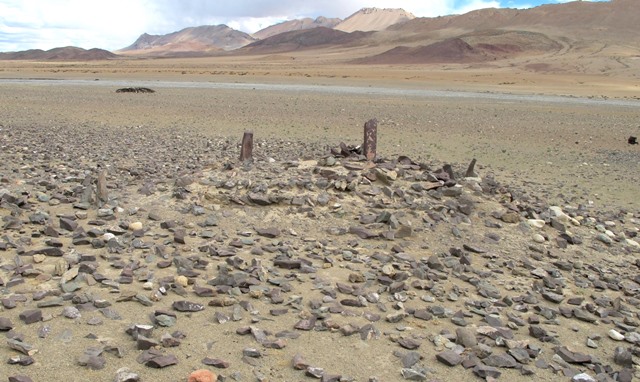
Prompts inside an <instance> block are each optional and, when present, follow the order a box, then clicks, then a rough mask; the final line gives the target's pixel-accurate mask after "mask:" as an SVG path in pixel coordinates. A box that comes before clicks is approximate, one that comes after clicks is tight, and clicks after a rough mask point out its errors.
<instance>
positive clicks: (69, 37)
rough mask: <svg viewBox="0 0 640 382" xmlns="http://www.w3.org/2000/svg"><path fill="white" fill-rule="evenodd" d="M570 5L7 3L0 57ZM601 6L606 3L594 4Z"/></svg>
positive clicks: (443, 0) (244, 0) (500, 1)
mask: <svg viewBox="0 0 640 382" xmlns="http://www.w3.org/2000/svg"><path fill="white" fill-rule="evenodd" d="M568 1H569V0H231V1H229V0H222V1H220V0H0V52H12V51H20V50H26V49H44V50H47V49H51V48H55V47H62V46H77V47H81V48H85V49H90V48H101V49H107V50H117V49H121V48H124V47H126V46H128V45H131V44H132V43H133V42H134V41H135V40H136V39H137V38H138V37H139V36H140V35H141V34H142V33H149V34H166V33H171V32H175V31H178V30H181V29H183V28H186V27H193V26H200V25H218V24H226V25H228V26H230V27H231V28H234V29H237V30H241V31H243V32H247V33H253V32H256V31H258V30H260V29H263V28H266V27H268V26H270V25H273V24H276V23H278V22H282V21H286V20H291V19H296V18H303V17H312V18H315V17H318V16H325V17H340V18H342V19H344V18H346V17H348V16H349V15H351V14H353V13H354V12H357V11H358V10H359V9H361V8H364V7H378V8H403V9H404V10H406V11H409V12H411V13H413V14H414V15H415V16H417V17H435V16H444V15H451V14H462V13H466V12H469V11H472V10H475V9H481V8H530V7H534V6H538V5H541V4H553V3H564V2H568ZM595 1H600V0H595Z"/></svg>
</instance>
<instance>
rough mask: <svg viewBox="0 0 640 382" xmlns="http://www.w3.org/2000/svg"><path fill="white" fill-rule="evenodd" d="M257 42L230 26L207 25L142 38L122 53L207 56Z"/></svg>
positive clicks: (147, 35)
mask: <svg viewBox="0 0 640 382" xmlns="http://www.w3.org/2000/svg"><path fill="white" fill-rule="evenodd" d="M255 40H256V39H255V38H253V37H251V36H250V35H248V34H246V33H244V32H240V31H237V30H235V29H232V28H229V27H228V26H226V25H204V26H199V27H193V28H185V29H182V30H180V31H177V32H173V33H169V34H166V35H149V34H146V33H144V34H142V35H141V36H140V37H139V38H138V39H137V40H136V41H135V42H134V43H133V44H132V45H130V46H128V47H126V48H124V49H121V50H120V51H118V53H121V54H129V55H140V54H142V55H175V54H179V53H182V54H186V53H189V52H192V53H194V54H196V55H197V54H203V53H209V52H215V51H219V50H233V49H237V48H240V47H242V46H245V45H247V44H249V43H251V42H253V41H255Z"/></svg>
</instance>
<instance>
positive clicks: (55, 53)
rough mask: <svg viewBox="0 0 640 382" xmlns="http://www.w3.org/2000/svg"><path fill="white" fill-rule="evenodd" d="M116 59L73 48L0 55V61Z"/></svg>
mask: <svg viewBox="0 0 640 382" xmlns="http://www.w3.org/2000/svg"><path fill="white" fill-rule="evenodd" d="M118 57H119V56H118V55H116V54H113V53H111V52H109V51H107V50H104V49H98V48H93V49H83V48H78V47H75V46H67V47H62V48H53V49H50V50H42V49H30V50H24V51H20V52H8V53H0V60H30V61H96V60H109V59H114V58H118Z"/></svg>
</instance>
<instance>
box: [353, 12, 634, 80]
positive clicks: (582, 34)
mask: <svg viewBox="0 0 640 382" xmlns="http://www.w3.org/2000/svg"><path fill="white" fill-rule="evenodd" d="M636 7H637V4H636V3H635V1H634V0H613V1H611V2H570V3H564V4H552V5H543V6H539V7H535V8H531V9H524V10H517V9H482V10H478V11H473V12H469V13H466V14H463V15H454V16H445V17H435V18H416V19H413V20H409V21H406V22H404V23H401V24H395V25H393V26H391V27H389V28H388V29H387V30H385V31H382V32H378V33H376V34H375V35H374V36H373V37H372V38H371V40H375V41H376V44H375V45H376V46H377V47H379V48H380V49H381V51H379V52H376V53H370V54H369V55H368V57H365V58H362V57H361V58H359V59H356V60H355V61H352V62H356V63H363V64H374V63H386V64H403V63H407V64H409V63H413V64H419V63H469V62H487V61H498V60H505V59H507V60H513V59H517V60H518V62H519V63H518V65H522V66H523V67H525V68H527V70H529V69H531V70H538V69H537V68H546V69H545V70H547V69H548V68H552V69H550V70H552V71H577V72H584V73H609V72H611V71H612V70H613V71H615V70H622V71H626V72H629V73H631V72H632V71H633V70H634V68H636V67H637V59H636V57H637V56H638V55H639V54H640V39H638V38H637V36H640V23H637V21H636V19H637V17H636V15H637V10H636ZM385 47H386V49H385ZM511 64H515V63H513V62H512V63H511ZM505 65H506V63H505Z"/></svg>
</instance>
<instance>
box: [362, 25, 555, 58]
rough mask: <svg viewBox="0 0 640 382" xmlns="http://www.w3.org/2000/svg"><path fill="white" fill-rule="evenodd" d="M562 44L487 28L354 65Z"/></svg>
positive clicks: (533, 50) (541, 49)
mask: <svg viewBox="0 0 640 382" xmlns="http://www.w3.org/2000/svg"><path fill="white" fill-rule="evenodd" d="M562 47H563V45H562V44H560V43H558V42H556V41H554V40H553V39H550V38H549V37H547V36H546V35H544V34H542V33H533V32H526V31H503V30H489V31H482V32H474V33H469V34H466V35H461V36H460V37H454V38H448V39H445V40H442V41H438V42H434V43H431V44H428V45H419V46H415V47H408V46H399V47H396V48H393V49H390V50H388V51H386V52H384V53H382V54H378V55H374V56H371V57H365V58H362V59H358V60H355V61H354V62H355V63H358V64H431V63H472V62H485V61H495V60H499V59H506V58H514V57H517V56H520V55H528V56H531V55H534V54H543V53H549V52H554V51H555V52H557V51H560V50H561V49H562Z"/></svg>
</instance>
